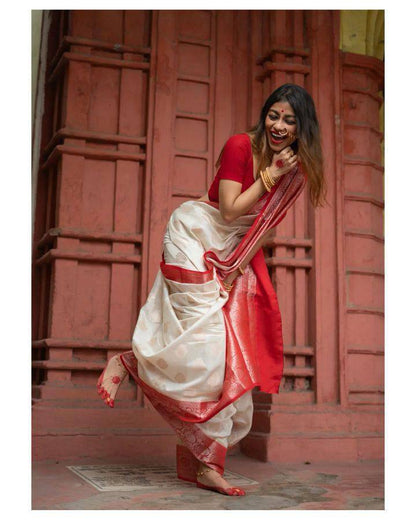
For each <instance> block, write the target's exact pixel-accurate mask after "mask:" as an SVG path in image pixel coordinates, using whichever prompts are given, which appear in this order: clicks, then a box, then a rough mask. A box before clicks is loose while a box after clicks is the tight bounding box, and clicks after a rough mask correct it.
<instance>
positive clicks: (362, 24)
mask: <svg viewBox="0 0 416 520" xmlns="http://www.w3.org/2000/svg"><path fill="white" fill-rule="evenodd" d="M340 18H341V24H340V25H341V35H340V36H341V38H340V48H341V50H343V51H345V52H355V53H357V54H366V55H367V56H374V57H375V58H378V59H380V60H382V59H383V58H384V11H383V10H368V9H367V10H365V9H363V10H349V11H340Z"/></svg>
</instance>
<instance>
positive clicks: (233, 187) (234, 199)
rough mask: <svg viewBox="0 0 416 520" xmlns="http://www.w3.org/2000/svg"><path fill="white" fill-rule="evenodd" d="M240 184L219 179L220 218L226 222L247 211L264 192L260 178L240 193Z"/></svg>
mask: <svg viewBox="0 0 416 520" xmlns="http://www.w3.org/2000/svg"><path fill="white" fill-rule="evenodd" d="M241 186H242V185H241V183H239V182H236V181H230V180H226V179H222V180H220V185H219V192H218V195H219V210H220V213H221V216H222V218H223V219H224V220H225V221H226V222H228V223H230V222H232V221H233V220H235V219H236V218H237V217H240V216H241V215H244V214H245V213H247V212H248V211H249V210H250V209H251V208H252V207H253V206H254V204H255V203H256V202H257V201H258V200H259V198H260V197H261V196H262V195H263V194H264V193H265V192H266V188H265V187H264V184H263V181H262V180H261V179H260V178H258V179H257V180H256V181H255V182H254V184H252V185H251V186H250V187H249V188H248V189H247V190H245V191H244V192H243V193H241Z"/></svg>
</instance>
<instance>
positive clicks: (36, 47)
mask: <svg viewBox="0 0 416 520" xmlns="http://www.w3.org/2000/svg"><path fill="white" fill-rule="evenodd" d="M41 30H42V11H39V10H32V122H33V118H34V115H35V112H34V110H35V99H36V85H37V81H38V68H39V54H40V37H41Z"/></svg>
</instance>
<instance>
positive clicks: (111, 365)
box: [97, 354, 127, 408]
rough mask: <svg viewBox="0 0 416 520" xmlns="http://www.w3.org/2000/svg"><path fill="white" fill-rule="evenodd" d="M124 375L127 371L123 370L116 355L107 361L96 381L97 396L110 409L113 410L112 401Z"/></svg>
mask: <svg viewBox="0 0 416 520" xmlns="http://www.w3.org/2000/svg"><path fill="white" fill-rule="evenodd" d="M126 375H127V370H126V369H125V368H124V365H123V363H122V362H121V360H120V355H119V354H118V355H116V356H113V357H112V358H111V359H110V360H109V362H108V363H107V366H106V367H105V369H104V370H103V372H102V374H101V375H100V377H99V379H98V383H97V388H98V394H99V395H100V396H101V399H102V400H103V401H104V402H105V403H106V404H107V405H108V406H110V408H114V399H115V397H116V394H117V391H118V389H119V387H120V385H121V383H122V382H123V380H124V378H125V377H126Z"/></svg>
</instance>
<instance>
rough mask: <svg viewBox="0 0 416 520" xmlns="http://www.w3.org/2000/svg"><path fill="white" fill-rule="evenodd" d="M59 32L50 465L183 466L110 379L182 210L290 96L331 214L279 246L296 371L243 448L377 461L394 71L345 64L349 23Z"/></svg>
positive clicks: (288, 17)
mask: <svg viewBox="0 0 416 520" xmlns="http://www.w3.org/2000/svg"><path fill="white" fill-rule="evenodd" d="M50 17H51V29H50V31H49V32H48V35H47V36H48V39H47V42H46V43H47V50H48V52H47V57H46V60H47V64H48V65H47V69H46V82H45V84H44V88H45V103H44V107H43V108H44V115H43V118H42V127H41V130H40V131H39V132H40V136H39V139H40V150H41V154H40V161H39V171H38V175H39V181H38V187H37V204H36V218H35V229H34V251H35V256H34V291H33V293H34V305H33V309H34V319H33V323H34V330H33V339H34V343H33V346H34V362H33V367H34V409H33V410H34V414H33V418H34V426H35V427H34V434H35V442H34V450H35V457H37V458H49V457H58V458H67V457H70V456H73V455H75V454H77V455H79V454H80V453H85V454H87V453H88V454H89V455H90V456H91V455H93V456H97V457H101V456H102V457H109V456H113V457H130V456H134V455H137V456H142V455H145V454H149V453H152V452H154V450H159V451H161V452H166V453H167V452H169V451H172V449H173V446H174V442H175V439H174V436H173V434H172V433H171V431H170V430H169V428H168V427H167V426H166V425H165V424H164V423H163V422H162V421H161V419H160V418H159V417H158V415H157V414H156V412H154V411H153V410H152V409H151V408H150V407H149V404H148V403H147V401H146V399H145V398H144V397H143V395H142V393H141V391H140V390H139V389H138V388H137V387H136V386H135V385H134V384H133V383H132V382H129V383H126V384H124V385H123V387H122V389H121V391H120V393H119V396H118V397H119V399H118V406H117V408H116V409H114V410H108V409H106V408H104V407H103V405H102V403H101V401H99V400H98V398H97V396H96V394H95V382H96V379H97V377H98V374H99V371H100V370H101V369H102V368H103V366H104V365H105V361H106V360H107V359H108V357H110V356H111V355H113V354H114V353H115V352H118V351H120V350H128V349H129V347H130V338H131V334H132V331H133V327H134V324H135V321H136V318H137V314H138V310H139V308H140V305H141V303H143V302H144V300H145V297H146V295H147V293H148V291H149V289H150V287H151V284H152V282H153V279H154V276H155V273H156V270H157V267H158V263H159V260H160V251H161V238H162V234H163V230H164V227H165V224H166V220H167V217H168V215H169V213H170V212H171V211H172V209H173V208H174V207H176V206H177V205H178V204H180V203H181V202H182V201H184V200H187V199H189V198H196V197H199V196H200V195H202V194H203V193H204V192H205V191H206V189H207V187H208V186H209V184H210V182H211V180H212V178H213V176H214V173H215V172H214V167H213V165H214V163H215V160H216V158H217V156H218V154H219V152H220V150H221V147H222V146H223V144H224V142H225V140H226V139H227V137H228V136H229V135H231V134H233V133H236V132H241V131H245V130H246V129H247V128H248V127H249V126H251V125H252V124H253V123H255V121H256V119H257V117H258V112H259V110H260V108H261V105H262V102H263V100H264V99H265V97H266V96H267V95H268V94H269V93H270V92H271V91H272V90H273V89H274V88H275V87H277V86H278V85H280V84H281V83H284V82H287V81H289V82H295V83H298V84H300V85H303V86H305V88H307V89H308V90H309V91H310V92H311V94H312V96H313V97H314V99H315V102H316V106H317V110H318V116H319V119H320V123H321V132H322V139H323V144H324V159H325V171H326V176H327V180H328V202H329V204H328V205H327V206H326V207H325V208H322V209H319V210H316V211H315V210H313V208H312V207H311V205H310V203H309V201H308V198H307V194H306V192H305V193H304V194H303V195H302V196H301V197H300V199H299V200H298V201H297V202H296V204H295V206H294V208H293V209H292V210H291V211H290V212H289V214H288V215H287V217H286V219H285V220H284V221H283V222H282V223H281V225H280V226H279V227H278V229H277V230H276V235H275V237H274V238H273V239H272V240H271V242H270V243H269V245H268V248H267V256H268V260H267V262H268V265H269V268H270V272H271V276H272V279H273V282H274V284H275V287H276V291H277V294H278V297H279V301H280V306H281V310H282V315H283V323H284V331H283V332H284V340H285V372H284V379H283V382H282V392H281V393H280V394H279V395H278V396H270V395H266V394H262V393H259V392H256V393H255V396H254V400H255V417H254V424H253V428H252V432H251V433H250V435H249V436H248V437H247V438H246V439H245V440H244V442H242V444H241V447H242V449H243V451H244V452H245V453H247V454H248V455H250V456H255V457H258V458H260V459H263V460H287V461H289V460H293V461H294V460H304V459H305V458H308V459H310V460H317V459H322V458H326V459H330V458H341V459H357V458H371V457H378V456H381V454H382V427H383V417H382V395H383V381H382V373H383V356H382V343H383V341H382V336H381V335H380V334H381V331H382V322H383V312H382V306H383V303H382V299H381V298H382V262H383V242H382V236H381V234H382V230H381V227H380V226H381V223H382V212H381V211H382V193H381V191H380V186H382V183H381V184H380V179H382V177H381V170H382V168H381V165H380V138H381V134H380V132H379V130H378V129H377V128H376V126H377V121H378V111H379V96H378V93H377V92H378V90H377V89H379V88H380V86H381V83H382V62H381V61H380V60H378V59H377V58H368V57H366V56H359V55H357V54H355V53H346V52H343V51H340V50H339V45H340V34H341V33H342V31H341V28H340V18H339V13H338V12H335V11H334V12H333V11H270V12H267V11H218V12H215V11H186V12H182V11H181V12H180V13H179V12H175V11H160V12H157V11H117V10H115V11H52V12H51V14H50ZM344 32H345V31H344ZM247 35H249V38H247ZM357 320H358V321H357ZM363 367H364V368H363ZM366 377H369V379H368V381H366ZM52 412H53V413H52ZM162 440H163V442H162V443H161V441H162Z"/></svg>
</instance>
